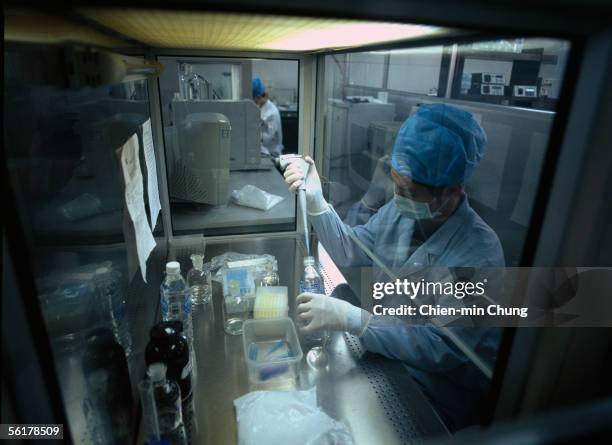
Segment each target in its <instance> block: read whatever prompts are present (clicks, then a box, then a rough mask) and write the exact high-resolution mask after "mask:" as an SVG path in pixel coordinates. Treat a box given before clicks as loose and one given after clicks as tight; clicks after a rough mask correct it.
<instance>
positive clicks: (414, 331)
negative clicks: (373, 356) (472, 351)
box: [360, 316, 468, 373]
mask: <svg viewBox="0 0 612 445" xmlns="http://www.w3.org/2000/svg"><path fill="white" fill-rule="evenodd" d="M360 339H361V344H362V345H363V346H364V347H365V348H366V349H367V350H368V351H371V352H376V353H378V354H381V355H384V356H385V357H387V358H390V359H395V360H401V361H402V362H404V363H406V364H407V365H409V366H411V367H413V368H415V369H419V370H422V371H426V372H436V373H439V372H445V371H449V370H451V369H454V368H457V367H459V366H461V365H464V364H465V363H467V362H468V358H467V357H466V356H465V355H464V354H463V353H462V352H461V351H459V350H458V349H457V348H456V346H454V345H453V344H452V343H451V341H450V339H448V338H446V336H445V335H444V334H443V333H442V332H441V331H440V329H439V328H437V327H435V326H409V325H406V324H403V323H401V322H397V323H389V320H388V317H382V316H374V317H372V320H371V321H370V324H369V326H368V328H367V329H366V332H365V333H364V334H363V335H362V336H361V338H360Z"/></svg>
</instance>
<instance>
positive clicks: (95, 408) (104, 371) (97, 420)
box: [82, 328, 132, 445]
mask: <svg viewBox="0 0 612 445" xmlns="http://www.w3.org/2000/svg"><path fill="white" fill-rule="evenodd" d="M82 367H83V375H84V377H85V382H86V390H87V395H86V397H85V400H84V402H83V414H84V415H85V419H86V422H87V429H88V431H89V435H90V438H91V441H92V442H93V443H94V444H96V445H98V444H99V445H103V444H108V443H116V444H125V445H128V444H131V430H132V389H131V386H130V375H129V372H128V366H127V361H126V358H125V354H124V352H123V348H121V346H120V345H119V344H118V343H117V342H116V341H115V338H114V336H113V333H112V332H111V330H110V329H108V328H99V329H95V330H93V331H91V332H89V334H88V335H87V338H86V341H85V352H84V354H83V359H82Z"/></svg>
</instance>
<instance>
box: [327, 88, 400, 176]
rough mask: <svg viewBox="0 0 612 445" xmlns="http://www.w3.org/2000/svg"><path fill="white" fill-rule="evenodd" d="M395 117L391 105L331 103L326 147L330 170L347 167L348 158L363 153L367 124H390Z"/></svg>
mask: <svg viewBox="0 0 612 445" xmlns="http://www.w3.org/2000/svg"><path fill="white" fill-rule="evenodd" d="M394 117H395V105H393V104H381V103H376V102H359V103H353V102H348V101H345V100H340V99H330V101H329V111H328V115H327V128H328V130H327V132H326V138H327V140H326V141H325V142H326V143H325V146H326V147H327V148H328V149H329V156H330V164H331V167H332V168H333V167H346V166H348V164H349V156H350V155H351V154H356V153H361V152H363V151H364V150H366V146H367V140H368V127H369V125H370V122H372V121H392V120H393V118H394Z"/></svg>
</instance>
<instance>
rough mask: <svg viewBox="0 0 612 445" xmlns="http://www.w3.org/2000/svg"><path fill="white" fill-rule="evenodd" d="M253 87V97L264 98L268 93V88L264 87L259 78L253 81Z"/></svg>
mask: <svg viewBox="0 0 612 445" xmlns="http://www.w3.org/2000/svg"><path fill="white" fill-rule="evenodd" d="M252 86H253V97H257V96H263V95H264V93H265V92H266V86H265V85H264V83H263V82H262V81H261V79H260V78H259V77H257V78H255V79H253V82H252Z"/></svg>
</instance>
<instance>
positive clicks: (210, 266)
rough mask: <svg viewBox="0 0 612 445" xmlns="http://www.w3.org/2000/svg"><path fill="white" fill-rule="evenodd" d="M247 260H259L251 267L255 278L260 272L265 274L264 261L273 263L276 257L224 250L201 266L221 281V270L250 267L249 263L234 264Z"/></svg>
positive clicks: (258, 276) (214, 278)
mask: <svg viewBox="0 0 612 445" xmlns="http://www.w3.org/2000/svg"><path fill="white" fill-rule="evenodd" d="M249 260H261V262H258V263H257V264H254V265H253V266H252V267H251V272H252V273H253V278H254V279H255V280H257V279H258V278H260V276H261V275H262V274H265V272H266V270H265V266H266V263H274V261H275V260H276V258H274V256H273V255H268V254H263V255H256V254H249V253H239V252H225V253H222V254H221V255H217V256H216V257H213V258H212V259H211V260H210V261H209V262H207V263H204V264H203V266H202V267H203V268H204V269H206V270H209V271H210V273H211V274H212V279H213V280H215V281H218V282H219V283H221V282H222V281H223V270H224V269H228V268H232V266H236V267H238V266H240V267H250V264H248V263H247V264H236V263H237V262H240V261H245V262H248V261H249Z"/></svg>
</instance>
